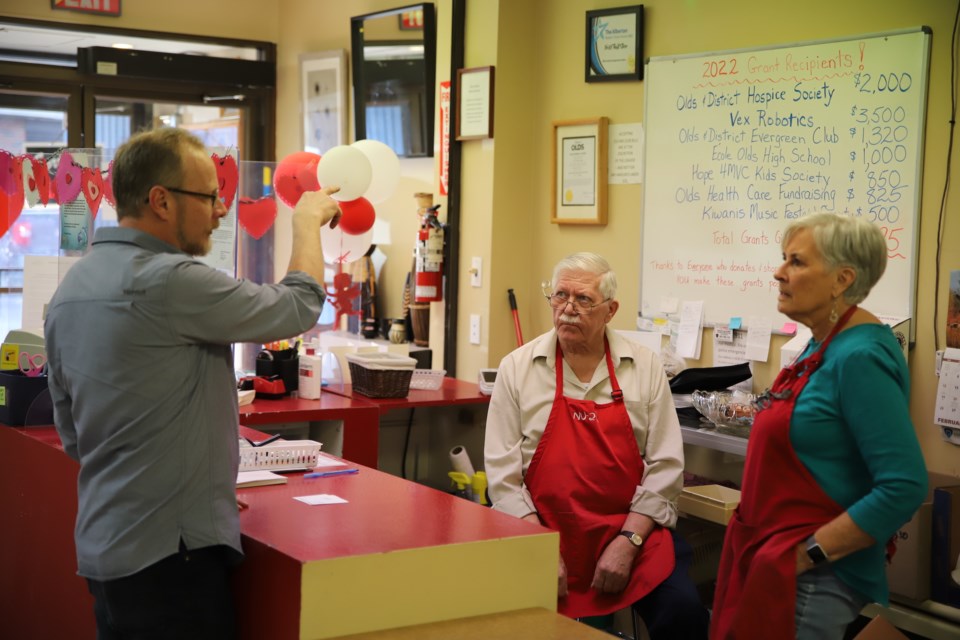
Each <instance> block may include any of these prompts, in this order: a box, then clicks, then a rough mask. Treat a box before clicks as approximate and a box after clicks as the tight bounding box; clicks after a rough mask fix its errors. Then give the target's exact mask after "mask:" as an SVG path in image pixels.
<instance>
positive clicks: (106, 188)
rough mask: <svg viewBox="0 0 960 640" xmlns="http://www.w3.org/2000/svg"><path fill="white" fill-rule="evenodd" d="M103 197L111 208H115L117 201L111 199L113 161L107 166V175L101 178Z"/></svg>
mask: <svg viewBox="0 0 960 640" xmlns="http://www.w3.org/2000/svg"><path fill="white" fill-rule="evenodd" d="M103 197H104V198H106V199H107V202H109V203H110V206H111V207H113V208H114V209H116V208H117V201H116V199H114V197H113V160H111V161H110V164H109V165H107V174H106V175H105V176H104V178H103Z"/></svg>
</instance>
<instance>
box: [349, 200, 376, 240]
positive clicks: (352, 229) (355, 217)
mask: <svg viewBox="0 0 960 640" xmlns="http://www.w3.org/2000/svg"><path fill="white" fill-rule="evenodd" d="M340 211H341V212H342V213H343V215H342V216H341V217H340V228H341V229H343V232H344V233H346V234H349V235H352V236H358V235H360V234H361V233H366V232H367V231H370V230H371V229H373V223H374V222H375V221H376V219H377V214H376V212H375V211H374V210H373V205H372V204H370V202H369V201H368V200H367V199H366V198H357V199H356V200H348V201H347V202H341V203H340ZM372 239H373V234H372V233H371V241H372Z"/></svg>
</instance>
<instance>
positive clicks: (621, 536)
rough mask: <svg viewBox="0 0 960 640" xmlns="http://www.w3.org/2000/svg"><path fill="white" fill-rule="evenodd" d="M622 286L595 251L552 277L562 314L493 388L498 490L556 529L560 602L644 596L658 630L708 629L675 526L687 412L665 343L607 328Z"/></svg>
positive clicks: (490, 450)
mask: <svg viewBox="0 0 960 640" xmlns="http://www.w3.org/2000/svg"><path fill="white" fill-rule="evenodd" d="M616 294H617V278H616V275H615V274H614V272H613V271H612V270H611V268H610V265H609V264H608V263H607V261H606V260H605V259H604V258H602V257H601V256H599V255H596V254H593V253H576V254H573V255H570V256H567V257H566V258H564V259H563V260H561V261H560V262H559V263H558V264H557V265H556V267H554V271H553V278H552V280H551V282H549V283H544V295H545V297H546V298H547V301H548V302H549V303H550V306H551V307H552V308H553V324H554V328H553V330H551V331H549V332H548V333H545V334H543V335H542V336H540V337H538V338H536V339H535V340H533V341H532V342H530V343H528V344H526V345H524V346H523V347H520V348H519V349H517V350H516V351H514V352H513V353H510V354H509V355H507V356H506V357H505V358H504V359H503V361H502V362H501V363H500V368H499V373H498V376H497V382H496V386H495V387H494V391H493V396H492V398H491V401H490V409H489V412H488V414H487V429H486V443H485V446H484V459H485V467H486V472H487V477H488V481H489V493H490V498H491V500H492V501H493V508H494V509H497V510H499V511H503V512H505V513H509V514H511V515H514V516H516V517H518V518H523V519H525V520H530V521H532V522H537V523H540V524H543V525H544V526H547V527H549V528H551V529H554V530H556V531H559V533H560V561H559V571H558V585H557V587H558V596H559V599H558V602H557V607H558V610H559V611H560V612H561V613H564V614H566V615H568V616H571V617H575V618H595V617H598V616H606V615H607V614H611V613H613V612H615V611H617V610H619V609H622V608H624V607H628V606H631V605H633V606H634V607H635V610H636V612H637V613H639V615H640V616H641V617H642V618H643V620H644V622H645V624H646V626H647V629H648V632H649V633H650V637H651V638H653V639H654V640H656V639H657V638H670V639H672V640H676V639H683V638H706V635H707V625H708V619H707V612H706V609H705V608H704V607H703V606H702V604H701V603H700V599H699V596H698V594H697V591H696V589H695V587H694V586H693V583H692V582H691V581H690V579H689V577H688V576H687V568H688V566H689V562H690V555H691V554H690V549H689V546H688V545H686V543H684V542H683V541H682V540H680V539H679V538H677V537H676V536H674V535H673V533H672V531H671V529H672V528H673V527H674V526H675V524H676V521H677V509H676V506H675V504H674V500H675V499H676V497H677V495H678V494H679V492H680V489H681V488H682V485H683V442H682V440H681V436H680V424H679V422H678V420H677V415H676V411H675V410H674V406H673V398H672V396H671V394H670V389H669V387H668V385H667V379H666V376H665V374H664V371H663V366H662V365H661V363H660V360H659V359H658V357H657V356H656V354H654V353H653V352H651V351H650V350H648V349H646V348H644V347H642V346H640V345H638V344H634V343H632V342H629V341H627V340H625V339H624V338H622V337H621V336H619V335H618V334H617V333H616V332H614V331H612V330H610V329H609V328H608V324H609V323H610V321H611V320H612V319H613V317H614V315H615V314H616V313H617V309H618V307H619V303H618V302H617V300H616ZM591 622H593V621H591Z"/></svg>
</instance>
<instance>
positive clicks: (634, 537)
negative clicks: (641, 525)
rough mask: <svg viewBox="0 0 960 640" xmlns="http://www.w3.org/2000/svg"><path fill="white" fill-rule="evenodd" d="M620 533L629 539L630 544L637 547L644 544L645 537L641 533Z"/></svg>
mask: <svg viewBox="0 0 960 640" xmlns="http://www.w3.org/2000/svg"><path fill="white" fill-rule="evenodd" d="M620 535H622V536H623V537H624V538H626V539H627V540H629V541H630V544H632V545H633V546H635V547H639V546H640V545H642V544H643V538H642V537H641V536H640V534H639V533H634V532H633V531H621V532H620Z"/></svg>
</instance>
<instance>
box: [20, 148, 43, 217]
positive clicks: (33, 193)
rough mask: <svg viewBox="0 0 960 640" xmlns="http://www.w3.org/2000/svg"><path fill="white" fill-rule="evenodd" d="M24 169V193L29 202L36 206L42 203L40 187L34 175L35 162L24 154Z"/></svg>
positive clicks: (22, 167)
mask: <svg viewBox="0 0 960 640" xmlns="http://www.w3.org/2000/svg"><path fill="white" fill-rule="evenodd" d="M21 169H22V171H23V195H24V197H25V198H26V199H27V204H29V205H30V206H31V207H35V206H37V205H38V204H39V203H40V189H39V188H38V186H37V179H36V178H34V177H33V162H31V161H30V157H29V156H23V163H22V166H21Z"/></svg>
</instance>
